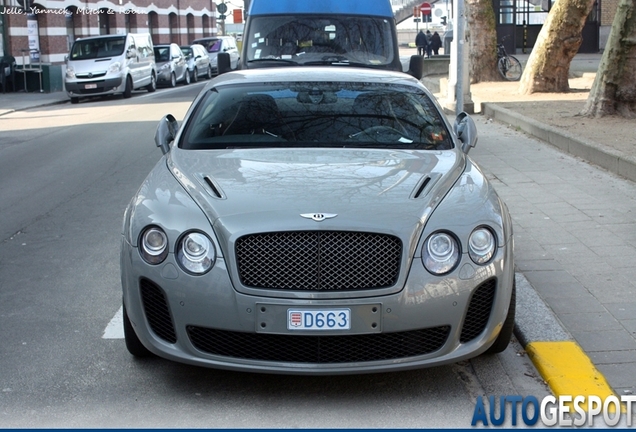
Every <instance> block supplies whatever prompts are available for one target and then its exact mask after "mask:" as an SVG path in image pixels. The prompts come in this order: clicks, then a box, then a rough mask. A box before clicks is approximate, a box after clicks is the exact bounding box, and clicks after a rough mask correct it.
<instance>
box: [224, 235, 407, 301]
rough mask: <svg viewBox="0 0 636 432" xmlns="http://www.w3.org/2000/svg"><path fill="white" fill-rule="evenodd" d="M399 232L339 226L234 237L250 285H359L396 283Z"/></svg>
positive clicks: (351, 287)
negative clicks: (336, 228)
mask: <svg viewBox="0 0 636 432" xmlns="http://www.w3.org/2000/svg"><path fill="white" fill-rule="evenodd" d="M401 254H402V242H401V241H400V239H398V238H397V237H393V236H388V235H381V234H371V233H359V232H340V231H289V232H277V233H264V234H254V235H249V236H245V237H241V238H240V239H239V240H238V241H237V242H236V257H237V262H238V271H239V275H240V278H241V283H242V284H243V285H245V286H248V287H252V288H270V289H287V290H357V289H369V288H387V287H390V286H393V285H395V283H396V282H397V279H398V275H399V271H400V258H401Z"/></svg>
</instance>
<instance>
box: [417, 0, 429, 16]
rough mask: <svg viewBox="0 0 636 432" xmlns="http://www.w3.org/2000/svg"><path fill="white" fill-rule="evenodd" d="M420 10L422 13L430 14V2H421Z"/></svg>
mask: <svg viewBox="0 0 636 432" xmlns="http://www.w3.org/2000/svg"><path fill="white" fill-rule="evenodd" d="M420 10H421V11H422V15H430V14H431V4H430V3H422V5H421V6H420Z"/></svg>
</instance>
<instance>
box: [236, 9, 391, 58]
mask: <svg viewBox="0 0 636 432" xmlns="http://www.w3.org/2000/svg"><path fill="white" fill-rule="evenodd" d="M246 37H247V40H246V41H245V42H244V43H245V44H247V45H246V46H247V63H248V64H249V63H253V62H259V61H263V60H280V61H284V62H294V63H297V64H320V63H321V62H325V63H329V64H331V63H333V62H341V63H357V64H363V65H367V66H387V65H390V64H391V63H392V62H393V61H394V59H395V56H396V53H395V52H394V46H393V40H394V38H393V32H392V27H391V23H390V22H389V20H387V19H385V18H380V17H367V16H356V15H352V16H345V15H337V16H329V17H324V16H322V15H321V16H320V17H313V16H307V15H298V16H289V15H287V16H276V17H272V16H263V17H252V18H251V24H250V28H249V34H248V35H247V36H246Z"/></svg>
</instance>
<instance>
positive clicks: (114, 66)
mask: <svg viewBox="0 0 636 432" xmlns="http://www.w3.org/2000/svg"><path fill="white" fill-rule="evenodd" d="M120 70H121V64H120V63H119V62H115V63H113V64H111V65H110V67H109V68H108V72H109V73H114V72H119V71H120Z"/></svg>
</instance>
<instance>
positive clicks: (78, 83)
mask: <svg viewBox="0 0 636 432" xmlns="http://www.w3.org/2000/svg"><path fill="white" fill-rule="evenodd" d="M124 85H125V82H124V80H123V78H122V77H121V76H117V77H105V78H97V79H76V80H68V79H67V80H65V81H64V86H65V88H66V94H67V95H68V96H69V97H82V96H102V95H110V94H117V93H123V92H124V87H125V86H124Z"/></svg>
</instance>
